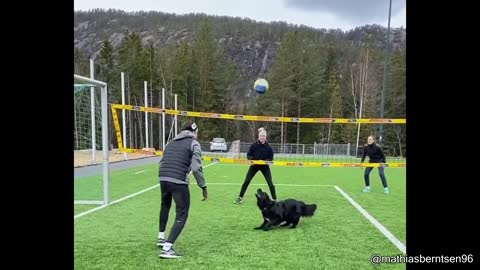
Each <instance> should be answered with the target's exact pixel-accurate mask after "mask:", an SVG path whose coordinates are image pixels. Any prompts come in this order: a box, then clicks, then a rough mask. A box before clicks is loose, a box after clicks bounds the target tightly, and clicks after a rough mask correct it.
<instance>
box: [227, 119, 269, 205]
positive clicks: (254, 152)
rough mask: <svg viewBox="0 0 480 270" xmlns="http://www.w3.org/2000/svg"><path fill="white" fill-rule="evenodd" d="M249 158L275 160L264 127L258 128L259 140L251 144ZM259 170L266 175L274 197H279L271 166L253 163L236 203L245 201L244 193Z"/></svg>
mask: <svg viewBox="0 0 480 270" xmlns="http://www.w3.org/2000/svg"><path fill="white" fill-rule="evenodd" d="M247 159H249V160H265V161H273V150H272V147H271V146H270V145H269V144H268V142H267V132H266V131H265V129H264V128H259V129H258V140H257V141H256V142H254V143H253V144H252V145H251V146H250V149H249V150H248V153H247ZM258 171H261V172H262V174H263V176H264V177H265V180H267V184H268V187H269V189H270V193H271V195H272V199H274V200H276V199H277V194H276V192H275V186H274V185H273V181H272V173H271V172H270V166H269V165H255V164H252V165H250V168H249V169H248V172H247V176H246V177H245V181H244V182H243V185H242V189H241V190H240V195H238V198H237V199H236V200H235V201H234V203H235V204H240V203H242V202H243V195H245V192H246V191H247V188H248V185H249V184H250V181H252V179H253V177H254V176H255V174H256V173H257V172H258Z"/></svg>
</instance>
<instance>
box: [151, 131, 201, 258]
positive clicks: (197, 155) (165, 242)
mask: <svg viewBox="0 0 480 270" xmlns="http://www.w3.org/2000/svg"><path fill="white" fill-rule="evenodd" d="M197 132H198V127H197V125H196V124H195V123H192V124H189V125H187V126H186V127H185V128H184V129H183V130H182V131H181V132H180V133H179V134H178V135H177V136H176V137H175V138H174V139H173V140H172V141H171V142H169V143H168V144H167V145H166V146H165V150H164V151H163V156H162V159H161V160H160V168H159V173H158V176H159V180H160V191H161V194H162V204H161V207H160V224H159V233H158V241H157V246H159V247H162V251H161V252H160V258H167V259H176V258H181V257H182V256H183V255H182V254H180V253H178V252H177V251H175V250H174V249H173V248H172V246H173V244H174V243H175V240H176V239H177V237H178V236H179V235H180V233H181V232H182V230H183V227H184V226H185V223H186V221H187V218H188V210H189V208H190V190H189V189H188V184H189V181H188V180H189V179H188V174H189V173H190V172H192V173H193V176H194V177H195V180H197V184H198V186H199V187H200V188H201V189H202V193H203V200H206V199H207V197H208V192H207V184H206V183H205V178H204V176H203V170H202V149H201V147H200V144H199V143H198V141H197ZM172 199H173V201H175V212H176V216H175V221H174V222H173V226H172V229H171V231H170V235H169V236H168V238H166V239H165V228H166V226H167V222H168V214H169V212H170V207H171V206H172Z"/></svg>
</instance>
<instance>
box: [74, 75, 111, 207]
mask: <svg viewBox="0 0 480 270" xmlns="http://www.w3.org/2000/svg"><path fill="white" fill-rule="evenodd" d="M73 76H74V81H75V84H74V136H73V139H74V141H73V143H74V157H75V163H77V159H81V158H82V155H83V159H84V161H83V162H84V163H85V164H83V165H93V166H90V167H91V168H88V169H86V170H84V172H83V173H84V174H85V177H83V178H80V179H75V180H74V181H75V182H74V189H75V190H74V204H102V205H106V204H108V203H109V186H110V185H109V180H110V179H109V178H110V170H109V154H110V153H109V143H108V108H107V84H106V83H105V82H102V81H97V80H93V79H90V78H87V77H83V76H79V75H76V74H74V75H73ZM100 163H101V172H99V174H98V175H101V176H100V177H98V175H97V176H95V175H90V176H89V175H88V174H89V172H90V174H92V173H91V172H95V171H97V169H99V168H100ZM97 164H98V166H97ZM77 165H78V164H74V167H79V166H77Z"/></svg>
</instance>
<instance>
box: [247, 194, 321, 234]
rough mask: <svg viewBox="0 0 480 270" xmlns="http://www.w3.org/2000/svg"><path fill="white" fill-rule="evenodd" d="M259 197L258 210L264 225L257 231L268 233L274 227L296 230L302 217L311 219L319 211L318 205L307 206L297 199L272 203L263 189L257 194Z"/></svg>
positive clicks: (257, 228)
mask: <svg viewBox="0 0 480 270" xmlns="http://www.w3.org/2000/svg"><path fill="white" fill-rule="evenodd" d="M255 197H257V205H258V208H259V209H260V210H261V211H262V215H263V224H262V225H260V226H258V227H256V228H255V230H264V231H268V230H270V229H271V228H272V226H276V225H280V224H281V223H282V222H285V223H284V224H282V225H281V226H282V227H284V226H288V225H290V224H292V226H291V227H290V228H292V229H294V228H295V227H296V226H297V224H298V222H299V221H300V218H301V217H311V216H313V213H314V212H315V210H316V209H317V205H316V204H305V203H304V202H302V201H298V200H295V199H286V200H284V201H279V202H276V201H272V200H271V199H270V197H269V196H268V194H267V193H265V192H263V191H262V190H261V189H258V190H257V193H256V194H255Z"/></svg>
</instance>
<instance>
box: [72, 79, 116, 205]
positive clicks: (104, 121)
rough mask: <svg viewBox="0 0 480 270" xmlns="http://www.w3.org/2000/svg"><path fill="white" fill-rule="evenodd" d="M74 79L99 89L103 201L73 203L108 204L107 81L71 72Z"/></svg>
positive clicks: (77, 202) (78, 202)
mask: <svg viewBox="0 0 480 270" xmlns="http://www.w3.org/2000/svg"><path fill="white" fill-rule="evenodd" d="M73 78H74V80H75V81H79V82H82V83H89V84H93V85H95V86H97V87H100V89H101V100H100V104H101V115H102V151H103V163H102V165H103V201H89V200H74V204H103V205H107V204H109V190H110V185H109V183H110V181H109V180H110V170H109V161H108V158H109V145H108V108H107V83H105V82H102V81H97V80H94V79H90V78H87V77H83V76H79V75H76V74H73Z"/></svg>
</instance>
